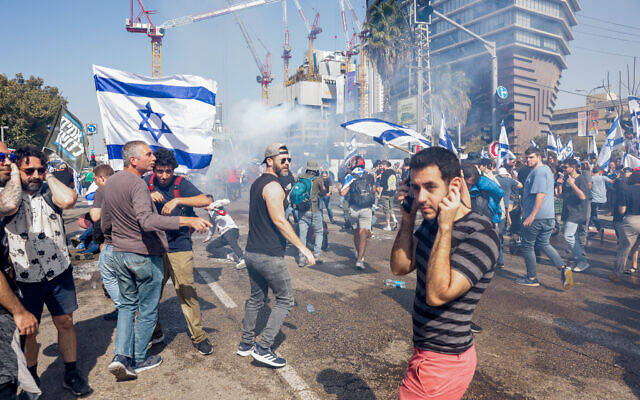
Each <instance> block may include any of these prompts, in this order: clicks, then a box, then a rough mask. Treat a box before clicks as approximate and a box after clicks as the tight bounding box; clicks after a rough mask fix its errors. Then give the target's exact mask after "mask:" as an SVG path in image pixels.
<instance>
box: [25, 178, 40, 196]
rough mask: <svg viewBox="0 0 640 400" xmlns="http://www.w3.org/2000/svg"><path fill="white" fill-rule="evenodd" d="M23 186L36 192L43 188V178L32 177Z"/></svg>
mask: <svg viewBox="0 0 640 400" xmlns="http://www.w3.org/2000/svg"><path fill="white" fill-rule="evenodd" d="M23 187H24V189H25V190H26V191H28V192H34V193H35V192H37V191H39V190H40V188H42V179H30V180H28V181H27V183H26V185H23Z"/></svg>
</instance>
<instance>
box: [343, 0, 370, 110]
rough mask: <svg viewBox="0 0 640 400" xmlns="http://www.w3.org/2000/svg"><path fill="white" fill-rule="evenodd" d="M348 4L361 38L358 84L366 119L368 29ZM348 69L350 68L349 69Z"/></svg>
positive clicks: (349, 3)
mask: <svg viewBox="0 0 640 400" xmlns="http://www.w3.org/2000/svg"><path fill="white" fill-rule="evenodd" d="M345 1H346V2H347V7H349V11H351V16H352V17H353V22H355V24H356V28H357V30H358V36H359V37H360V46H359V47H360V49H359V50H360V74H359V77H358V82H359V83H360V116H361V117H366V116H367V115H368V108H369V99H368V92H369V88H368V84H367V72H366V66H367V62H366V54H365V53H366V52H365V51H364V41H365V38H366V36H367V29H364V28H363V27H362V25H361V24H360V20H359V19H358V16H357V15H356V11H355V10H354V9H353V6H352V5H351V0H345ZM353 48H355V46H354V47H353ZM347 68H348V67H347Z"/></svg>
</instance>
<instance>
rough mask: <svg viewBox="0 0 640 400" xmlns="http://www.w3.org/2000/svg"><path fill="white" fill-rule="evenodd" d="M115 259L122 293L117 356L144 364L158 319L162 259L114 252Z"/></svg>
mask: <svg viewBox="0 0 640 400" xmlns="http://www.w3.org/2000/svg"><path fill="white" fill-rule="evenodd" d="M113 257H114V259H115V260H116V263H115V268H114V269H115V271H116V276H117V277H118V288H119V289H120V308H119V309H118V324H117V326H116V348H115V354H120V355H123V356H126V357H131V358H133V360H134V361H135V362H141V361H143V360H144V359H145V358H146V356H147V345H148V344H149V341H150V340H151V334H152V333H153V329H154V328H155V326H156V320H157V319H158V302H159V301H160V294H161V290H162V278H163V277H164V265H163V264H162V257H160V256H148V255H143V254H137V253H129V252H124V251H114V252H113ZM136 311H137V312H138V318H137V321H136ZM134 322H135V332H134V328H133V326H134Z"/></svg>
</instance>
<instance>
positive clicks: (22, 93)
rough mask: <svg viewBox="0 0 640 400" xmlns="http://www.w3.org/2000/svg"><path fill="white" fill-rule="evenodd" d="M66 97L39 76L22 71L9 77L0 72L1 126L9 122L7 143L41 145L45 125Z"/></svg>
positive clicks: (11, 145)
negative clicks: (22, 72)
mask: <svg viewBox="0 0 640 400" xmlns="http://www.w3.org/2000/svg"><path fill="white" fill-rule="evenodd" d="M66 105H67V100H66V99H65V98H63V97H62V96H61V95H60V91H59V90H58V88H56V87H52V86H45V85H44V80H43V79H42V78H36V77H34V76H31V77H30V78H29V79H27V80H25V79H24V77H23V76H22V74H20V73H18V74H16V76H15V78H13V79H8V78H7V77H6V76H5V75H3V74H0V126H2V125H6V126H9V130H8V132H7V131H5V142H6V143H7V145H8V146H9V147H13V148H15V147H17V146H18V145H20V144H27V143H28V144H33V145H35V146H37V147H42V145H43V144H44V141H45V139H46V138H47V134H48V128H47V126H48V125H53V123H54V119H55V117H56V115H57V113H58V111H59V110H60V108H61V107H62V106H66Z"/></svg>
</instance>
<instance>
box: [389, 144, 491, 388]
mask: <svg viewBox="0 0 640 400" xmlns="http://www.w3.org/2000/svg"><path fill="white" fill-rule="evenodd" d="M409 193H411V195H410V196H412V198H413V203H412V206H411V209H410V211H409V212H407V211H406V209H404V207H401V209H402V222H401V225H400V229H399V231H398V234H397V236H396V239H395V241H394V243H393V248H392V250H391V262H390V266H391V272H392V273H393V274H394V275H406V274H408V273H410V272H412V271H413V270H416V271H417V279H418V284H417V285H416V295H415V300H414V303H413V346H414V351H413V356H412V357H411V359H410V360H409V368H408V369H407V372H406V375H405V377H404V379H403V380H402V384H401V386H400V389H399V398H400V400H408V399H425V398H428V399H443V400H444V399H447V400H450V399H460V398H461V397H462V396H463V395H464V393H465V391H466V390H467V387H468V386H469V384H470V383H471V380H472V379H473V374H474V372H475V368H476V351H475V345H474V343H473V334H472V333H471V327H470V324H471V318H472V316H473V311H474V309H475V307H476V305H477V304H478V301H479V300H480V297H481V295H482V293H483V292H484V290H485V289H486V288H487V286H488V285H489V282H490V281H491V278H493V275H494V270H495V267H496V261H497V259H498V253H499V247H500V242H499V239H498V232H497V231H496V229H495V227H494V225H493V224H492V223H491V221H489V219H488V218H487V217H485V216H482V215H480V214H478V213H475V212H473V211H471V210H470V208H469V203H468V202H469V195H468V193H467V192H466V187H465V184H464V181H463V179H462V176H461V168H460V162H459V161H458V158H457V157H456V155H455V154H453V153H452V152H450V151H449V150H447V149H445V148H442V147H431V148H428V149H425V150H422V151H420V152H419V153H417V154H416V155H414V156H413V158H412V159H411V188H410V189H409V188H408V187H407V186H402V187H401V189H400V190H399V192H398V200H399V201H401V202H402V201H405V198H406V197H407V196H408V195H409ZM418 210H420V212H421V213H422V217H423V218H424V220H423V222H422V224H421V225H420V227H419V228H418V230H417V231H416V232H415V234H414V224H415V219H416V213H417V212H418Z"/></svg>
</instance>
